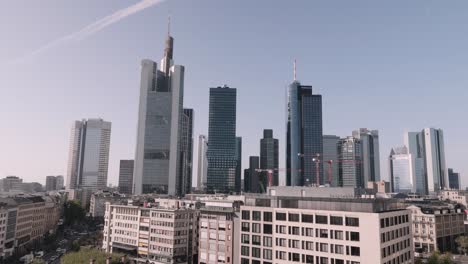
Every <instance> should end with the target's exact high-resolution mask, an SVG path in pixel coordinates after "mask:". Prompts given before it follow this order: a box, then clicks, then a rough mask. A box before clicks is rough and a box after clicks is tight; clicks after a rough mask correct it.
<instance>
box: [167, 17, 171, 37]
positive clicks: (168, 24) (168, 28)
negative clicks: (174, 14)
mask: <svg viewBox="0 0 468 264" xmlns="http://www.w3.org/2000/svg"><path fill="white" fill-rule="evenodd" d="M170 35H171V13H170V12H169V15H168V16H167V36H168V37H169V36H170Z"/></svg>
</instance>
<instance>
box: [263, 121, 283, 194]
mask: <svg viewBox="0 0 468 264" xmlns="http://www.w3.org/2000/svg"><path fill="white" fill-rule="evenodd" d="M278 147H279V143H278V139H276V138H273V129H264V130H263V138H262V139H260V169H263V170H271V171H272V172H273V173H272V177H273V179H272V185H273V186H278V185H279V171H278V169H279V151H278Z"/></svg>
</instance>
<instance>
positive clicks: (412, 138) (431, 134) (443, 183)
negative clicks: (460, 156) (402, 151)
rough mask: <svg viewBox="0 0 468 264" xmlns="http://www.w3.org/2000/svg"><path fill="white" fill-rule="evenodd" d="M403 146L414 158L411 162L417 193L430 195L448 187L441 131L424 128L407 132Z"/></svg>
mask: <svg viewBox="0 0 468 264" xmlns="http://www.w3.org/2000/svg"><path fill="white" fill-rule="evenodd" d="M405 145H407V146H408V149H409V152H410V153H411V154H412V155H413V156H415V158H414V159H413V160H412V162H413V163H414V164H413V166H414V167H415V169H416V171H417V173H416V184H417V185H418V188H417V189H418V192H419V193H421V194H431V193H436V192H438V191H440V190H443V189H445V188H448V187H449V185H448V171H447V167H446V164H445V150H444V137H443V131H442V129H435V128H424V129H423V130H422V131H421V132H408V133H406V134H405Z"/></svg>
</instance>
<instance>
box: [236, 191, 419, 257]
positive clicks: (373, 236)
mask: <svg viewBox="0 0 468 264" xmlns="http://www.w3.org/2000/svg"><path fill="white" fill-rule="evenodd" d="M307 191H308V190H305V192H301V194H300V195H301V196H302V197H284V196H283V197H282V196H256V197H246V200H245V205H243V206H241V207H240V229H241V230H240V239H239V241H238V242H237V247H238V249H239V252H240V263H241V264H272V263H275V264H283V263H284V264H286V263H314V264H368V263H372V264H379V263H381V264H394V263H400V264H404V263H408V264H409V263H413V262H414V261H413V260H414V254H413V247H412V245H413V241H412V230H411V211H410V210H407V209H406V208H405V207H404V205H403V204H401V203H400V202H398V201H396V200H394V199H361V198H332V197H307V195H303V194H306V193H307ZM276 193H279V192H276Z"/></svg>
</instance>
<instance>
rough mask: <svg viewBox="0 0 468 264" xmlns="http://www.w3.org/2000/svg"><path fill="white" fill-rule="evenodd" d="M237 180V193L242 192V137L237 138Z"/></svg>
mask: <svg viewBox="0 0 468 264" xmlns="http://www.w3.org/2000/svg"><path fill="white" fill-rule="evenodd" d="M236 157H237V165H236V180H235V185H236V187H235V189H236V192H237V193H240V191H241V181H242V137H236Z"/></svg>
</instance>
